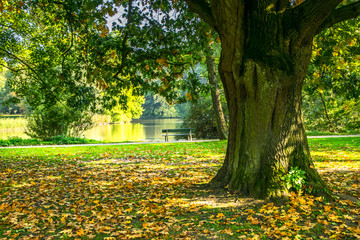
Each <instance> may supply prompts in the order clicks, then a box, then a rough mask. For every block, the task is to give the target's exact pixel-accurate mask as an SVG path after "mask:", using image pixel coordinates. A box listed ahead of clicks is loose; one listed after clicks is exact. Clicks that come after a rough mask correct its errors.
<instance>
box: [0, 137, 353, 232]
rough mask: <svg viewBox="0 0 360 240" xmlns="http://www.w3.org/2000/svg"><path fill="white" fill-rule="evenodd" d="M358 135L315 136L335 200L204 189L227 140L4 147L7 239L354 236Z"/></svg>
mask: <svg viewBox="0 0 360 240" xmlns="http://www.w3.org/2000/svg"><path fill="white" fill-rule="evenodd" d="M359 143H360V138H336V139H335V138H332V139H310V140H309V144H310V147H311V152H312V155H313V156H314V160H315V166H316V167H317V168H318V169H319V171H320V174H321V176H322V177H323V178H324V179H325V181H326V182H327V183H328V184H329V186H330V188H331V189H332V191H333V193H334V194H335V195H336V196H345V197H344V198H343V199H337V200H335V201H334V202H326V201H324V200H323V199H322V198H317V197H313V196H309V195H304V196H298V195H295V194H294V195H292V196H291V197H290V200H289V201H281V202H270V201H260V200H254V199H251V198H247V197H244V196H237V195H233V194H230V193H228V192H226V191H225V190H217V191H213V190H209V189H206V188H203V185H204V184H205V183H207V182H208V181H209V180H210V179H211V178H212V177H213V176H214V174H216V172H217V171H218V169H219V168H220V166H221V164H222V161H223V159H224V156H225V152H226V141H215V142H202V143H194V142H192V143H191V142H186V143H166V144H165V143H164V144H151V145H149V144H145V145H118V146H96V147H94V146H92V147H86V146H81V147H50V148H16V149H0V156H1V158H0V189H1V190H0V215H1V217H0V238H2V239H23V238H25V237H30V236H31V235H32V236H33V237H38V238H39V239H45V238H47V237H52V238H54V239H76V238H77V239H104V238H105V237H112V238H110V239H130V238H133V239H239V238H240V239H246V238H247V239H251V238H253V239H285V238H286V237H287V238H289V239H321V238H322V239H329V238H336V239H356V236H358V235H359V234H360V231H359V225H358V222H359V221H360V212H359V207H360V202H359V201H358V200H357V201H356V200H354V199H359V197H360V193H359V191H358V189H359V188H360V185H359V184H360V178H359V170H360V161H359V156H360V144H359ZM317 153H321V154H322V155H321V154H320V155H318V154H317ZM334 153H339V154H337V155H336V154H334ZM340 153H341V154H340ZM349 199H350V200H349Z"/></svg>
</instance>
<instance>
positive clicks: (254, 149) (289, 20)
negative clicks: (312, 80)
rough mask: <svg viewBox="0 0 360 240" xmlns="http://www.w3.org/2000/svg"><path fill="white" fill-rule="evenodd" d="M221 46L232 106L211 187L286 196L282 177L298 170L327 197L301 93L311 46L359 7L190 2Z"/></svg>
mask: <svg viewBox="0 0 360 240" xmlns="http://www.w3.org/2000/svg"><path fill="white" fill-rule="evenodd" d="M186 1H187V3H188V5H189V9H190V10H191V11H193V12H196V13H198V14H199V16H200V17H201V18H202V19H204V20H205V21H206V22H207V23H208V24H209V25H210V26H211V27H213V28H214V29H215V30H216V31H217V32H218V33H219V36H220V39H221V47H222V53H221V59H220V66H219V73H220V77H221V80H222V83H223V85H224V90H225V94H226V98H227V102H228V106H229V115H230V116H229V118H230V119H229V138H228V146H227V153H226V158H225V160H224V164H223V166H222V167H221V169H220V170H219V172H218V173H217V175H216V176H215V177H214V178H213V179H212V180H211V182H210V185H211V186H213V187H225V186H228V188H229V189H230V190H232V191H237V192H241V193H244V194H247V195H250V196H253V197H256V198H268V197H271V196H283V195H285V194H287V191H288V189H286V186H285V183H284V181H283V180H282V177H283V176H285V175H286V174H288V172H289V170H290V169H291V168H292V167H298V168H300V169H302V170H303V171H305V172H306V180H307V181H308V184H309V185H310V186H311V187H312V188H313V189H314V190H316V192H320V193H323V194H329V190H328V187H327V185H326V184H325V183H324V181H323V180H322V179H321V177H320V175H319V174H318V173H317V171H316V170H315V168H314V166H313V164H312V161H311V158H310V153H309V147H308V143H307V138H306V134H305V129H304V124H303V117H302V109H301V104H302V95H301V90H302V86H303V82H304V78H305V74H306V71H307V68H308V66H309V64H310V58H311V51H312V41H313V38H314V36H315V35H316V34H317V33H319V32H321V31H322V30H323V29H324V28H326V27H330V26H332V25H333V24H335V23H337V22H339V21H342V20H346V19H349V18H352V17H356V16H358V15H359V14H360V11H359V9H360V3H359V2H356V3H354V4H351V5H348V6H344V7H340V8H337V6H338V5H339V4H340V2H341V0H306V1H304V2H303V3H302V4H300V5H298V6H296V7H295V6H291V4H290V2H289V0H251V1H250V0H228V1H216V0H213V1H210V2H211V3H210V4H208V3H207V1H205V0H186Z"/></svg>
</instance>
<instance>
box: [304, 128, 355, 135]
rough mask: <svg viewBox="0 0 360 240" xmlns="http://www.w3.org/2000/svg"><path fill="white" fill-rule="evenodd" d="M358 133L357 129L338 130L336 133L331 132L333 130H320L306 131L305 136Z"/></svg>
mask: <svg viewBox="0 0 360 240" xmlns="http://www.w3.org/2000/svg"><path fill="white" fill-rule="evenodd" d="M358 134H360V131H359V130H356V129H354V130H348V131H344V132H338V133H333V132H320V131H306V135H307V136H326V135H329V136H331V135H358Z"/></svg>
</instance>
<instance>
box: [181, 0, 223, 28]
mask: <svg viewBox="0 0 360 240" xmlns="http://www.w3.org/2000/svg"><path fill="white" fill-rule="evenodd" d="M185 2H186V3H187V4H188V6H189V10H190V11H191V12H193V13H197V14H199V16H200V18H201V19H202V20H204V21H205V22H206V23H207V24H209V25H210V27H212V28H214V29H216V25H215V19H214V16H213V14H212V11H211V6H210V4H209V3H207V2H206V1H205V0H185Z"/></svg>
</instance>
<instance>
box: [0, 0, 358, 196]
mask: <svg viewBox="0 0 360 240" xmlns="http://www.w3.org/2000/svg"><path fill="white" fill-rule="evenodd" d="M28 3H29V4H31V5H32V6H33V7H38V6H41V10H42V11H50V13H54V14H55V13H56V14H57V15H56V17H57V18H62V19H68V20H66V21H65V22H64V24H65V25H66V26H70V27H69V32H77V34H76V35H75V36H79V38H78V39H79V41H82V40H84V39H86V41H85V42H86V44H85V46H86V47H85V48H84V49H83V50H84V52H86V53H91V54H90V55H89V54H86V57H89V58H86V59H87V63H90V62H91V64H88V65H86V66H88V67H87V68H85V69H86V71H85V72H87V73H88V79H89V80H90V81H91V80H93V81H96V82H99V81H100V80H101V83H103V84H104V86H105V87H107V88H108V89H109V92H110V93H115V90H116V89H118V88H121V87H126V86H129V85H131V84H135V85H136V86H141V87H143V88H144V89H150V88H151V89H157V91H158V92H159V93H161V94H163V95H164V96H165V97H167V99H168V100H169V101H171V100H174V99H178V100H179V101H181V99H190V98H193V97H196V93H197V92H199V87H200V86H199V84H198V81H196V77H195V76H194V77H189V78H188V79H185V81H177V80H178V79H183V76H184V72H185V70H186V69H188V66H189V65H191V64H193V63H194V61H196V59H197V57H198V56H197V55H198V53H199V50H198V47H199V46H201V47H203V46H206V44H207V40H206V39H205V40H204V38H202V37H201V36H203V34H205V33H206V31H208V30H209V27H210V28H212V29H213V30H214V31H216V32H217V34H218V35H219V39H220V41H221V57H220V64H219V74H220V78H221V81H222V83H223V86H224V91H225V95H226V99H227V104H228V108H229V136H228V146H227V153H226V157H225V160H224V164H223V166H222V167H221V169H220V170H219V172H218V173H217V175H216V176H215V177H214V178H213V179H212V180H211V182H210V186H212V187H226V186H227V187H228V188H229V190H231V191H236V192H241V193H244V194H247V195H251V196H254V197H256V198H267V197H271V196H282V195H284V194H286V193H287V191H288V189H287V188H286V184H285V181H284V180H283V179H285V176H287V175H288V173H289V172H290V171H291V170H292V169H300V170H302V171H304V172H305V176H306V179H307V182H308V184H309V186H311V189H313V190H314V191H316V192H322V193H326V192H327V191H328V188H327V186H326V184H325V183H324V182H323V181H322V180H321V178H320V176H319V174H318V173H317V171H316V170H315V169H314V167H313V164H312V162H311V158H310V153H309V147H308V143H307V139H306V134H305V129H304V123H303V116H302V106H301V102H302V95H301V93H302V87H303V83H304V78H305V75H306V72H307V69H308V66H309V64H310V58H311V55H312V45H313V39H314V37H315V36H316V35H317V34H319V33H320V32H322V31H323V30H324V29H327V28H329V27H331V26H333V25H334V24H336V23H338V22H341V21H344V20H347V19H350V18H354V17H357V16H358V15H360V2H359V1H341V0H306V1H289V0H252V1H250V0H229V1H218V0H183V1H180V0H177V1H175V0H174V1H160V0H152V1H134V0H129V1H115V2H114V3H112V2H111V1H104V2H102V1H85V2H82V1H79V0H66V1H60V2H57V1H56V2H51V1H44V2H43V1H41V0H38V1H36V2H35V1H34V2H32V1H31V2H30V1H29V2H28ZM40 3H42V4H40ZM39 4H40V5H39ZM113 6H118V7H119V9H124V12H123V14H122V17H121V18H120V21H121V22H123V23H118V24H116V23H115V24H114V25H113V31H112V32H111V33H109V31H108V30H107V29H106V27H105V25H104V21H103V19H104V18H103V16H104V15H105V14H109V15H111V16H112V15H114V14H115V13H114V12H115V10H114V7H113ZM0 8H3V7H1V6H0ZM0 10H1V9H0ZM189 10H190V11H189ZM193 13H195V14H198V15H197V16H198V17H197V16H196V15H194V14H193ZM48 16H50V17H51V16H52V15H51V14H50V15H48ZM199 18H201V19H202V20H200V19H199ZM53 19H56V18H55V17H53ZM202 21H204V22H206V23H207V24H208V26H205V27H204V26H203V24H201V23H202ZM54 23H56V21H54ZM104 62H105V63H106V64H104ZM99 66H101V67H99ZM186 81H187V82H186ZM181 82H182V83H184V82H185V83H187V85H188V86H187V89H189V91H188V92H186V94H185V95H183V96H181V95H180V94H179V91H176V90H178V89H182V87H183V86H182V85H181ZM110 95H111V94H110ZM309 189H310V188H309Z"/></svg>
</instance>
